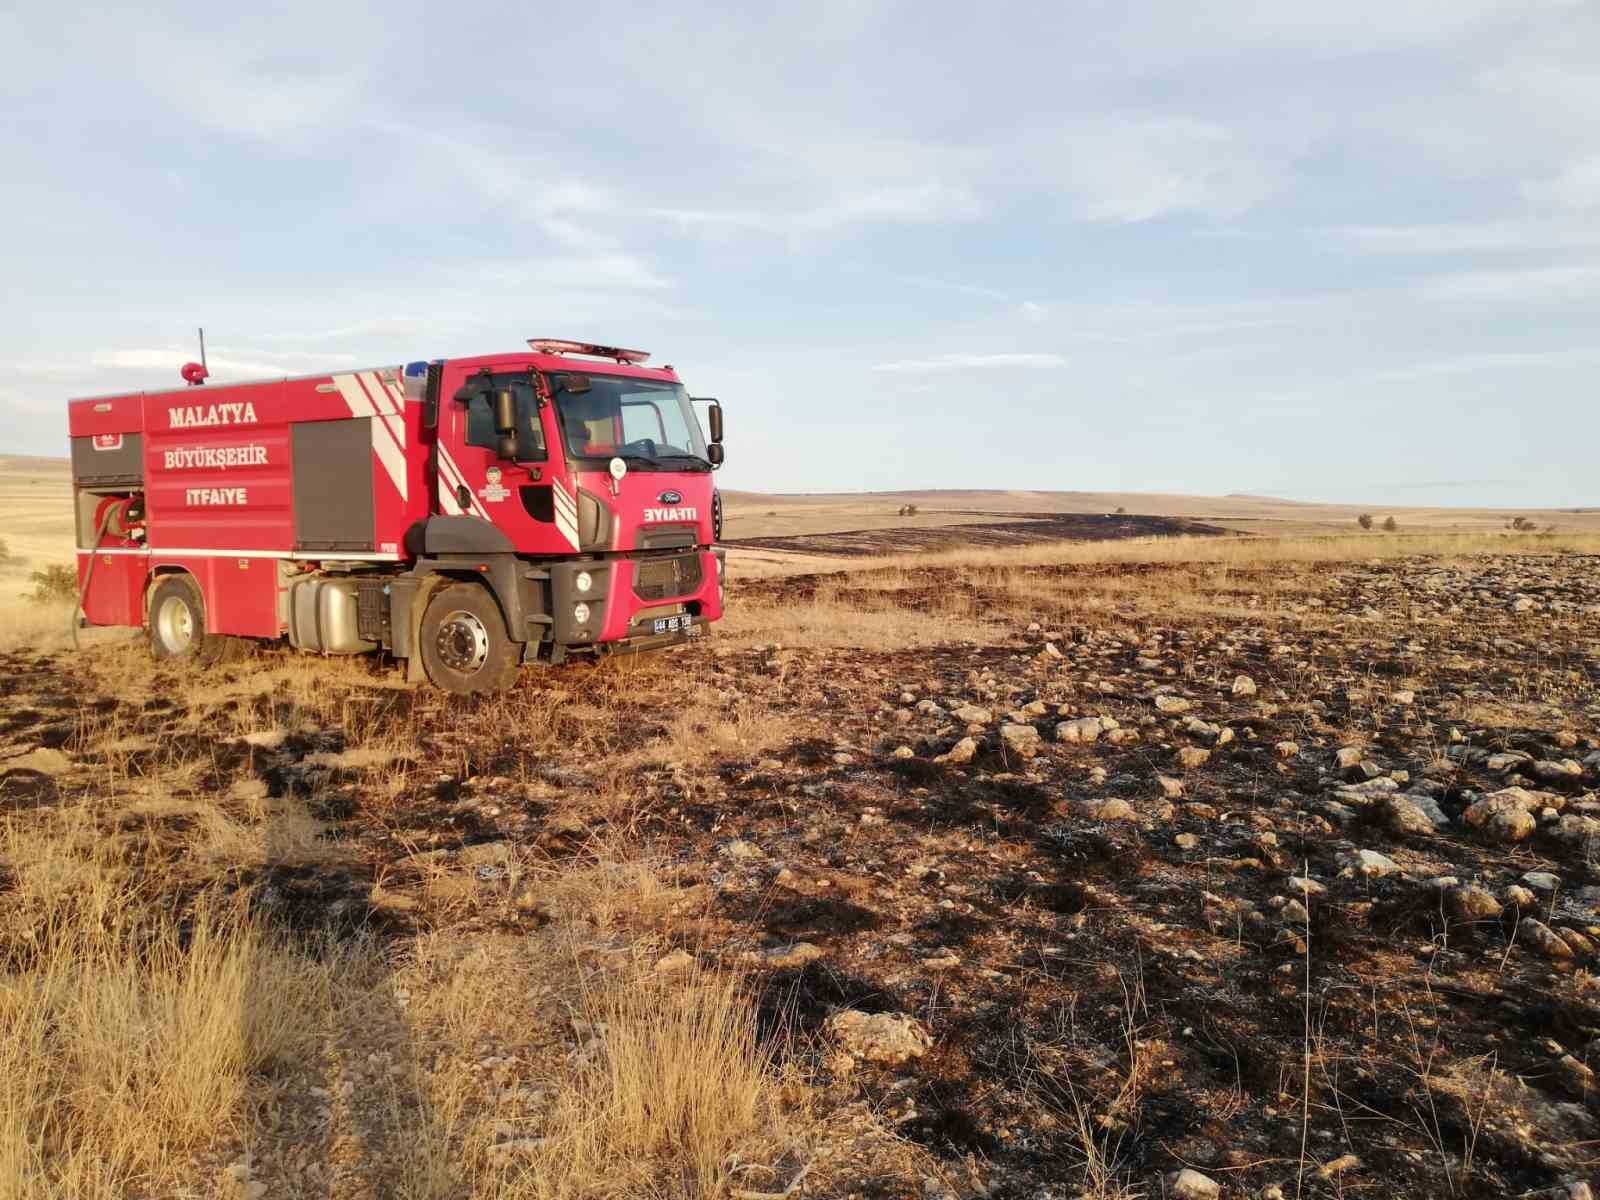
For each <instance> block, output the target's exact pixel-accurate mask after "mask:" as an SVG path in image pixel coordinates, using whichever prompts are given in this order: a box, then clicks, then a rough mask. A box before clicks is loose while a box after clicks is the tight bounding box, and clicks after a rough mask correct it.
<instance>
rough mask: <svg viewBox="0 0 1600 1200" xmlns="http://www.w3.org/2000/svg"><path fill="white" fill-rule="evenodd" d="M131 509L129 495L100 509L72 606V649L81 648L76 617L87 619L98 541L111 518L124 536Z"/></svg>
mask: <svg viewBox="0 0 1600 1200" xmlns="http://www.w3.org/2000/svg"><path fill="white" fill-rule="evenodd" d="M133 511H134V500H133V498H132V497H129V498H128V499H126V500H115V501H113V502H112V503H110V504H107V505H106V506H105V507H104V508H103V509H101V511H100V527H99V528H98V529H96V530H95V534H94V543H93V545H92V546H91V547H90V552H89V565H88V567H86V568H85V569H84V572H83V587H81V588H80V589H79V590H78V599H77V602H76V603H75V604H73V606H72V620H71V625H70V632H71V634H72V648H73V649H74V650H80V649H82V647H81V646H79V645H78V618H79V617H80V616H81V617H83V619H84V620H88V618H89V611H88V609H87V608H85V607H84V605H85V604H87V603H88V600H89V584H90V583H91V582H92V581H93V580H94V564H95V560H96V557H97V555H98V552H99V550H100V543H101V542H103V541H104V540H105V536H106V530H108V529H110V528H111V522H112V521H113V520H115V521H117V526H118V528H117V534H118V536H121V537H126V536H127V534H128V532H129V530H130V528H131V526H130V524H129V521H128V518H129V517H130V516H132V514H133Z"/></svg>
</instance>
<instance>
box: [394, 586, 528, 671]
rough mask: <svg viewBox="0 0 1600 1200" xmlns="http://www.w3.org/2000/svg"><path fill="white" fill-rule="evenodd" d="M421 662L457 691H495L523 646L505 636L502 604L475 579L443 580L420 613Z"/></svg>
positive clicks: (514, 665)
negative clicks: (475, 581)
mask: <svg viewBox="0 0 1600 1200" xmlns="http://www.w3.org/2000/svg"><path fill="white" fill-rule="evenodd" d="M418 641H419V642H420V643H421V648H422V666H423V669H424V670H425V671H427V673H428V680H429V681H430V682H431V683H432V684H433V685H434V686H435V687H437V688H441V689H443V690H444V691H447V692H454V693H455V694H457V695H460V696H464V695H470V694H472V693H474V692H497V691H500V690H502V689H504V688H508V687H510V686H511V684H512V683H513V682H514V681H515V680H516V677H517V664H518V663H519V662H520V660H521V657H522V655H521V653H520V650H521V648H520V647H519V646H518V645H517V644H516V643H515V642H513V641H512V640H511V639H510V638H509V637H508V636H506V623H505V620H504V619H503V618H502V617H501V616H500V606H499V605H498V604H496V603H495V601H494V597H493V596H491V595H490V594H489V591H488V589H487V588H485V587H482V586H481V585H479V584H476V583H451V584H446V585H445V586H444V587H443V588H441V589H440V590H439V591H437V592H435V593H434V595H433V598H432V599H431V600H429V601H428V607H427V610H426V611H425V612H424V613H423V614H422V629H421V637H420V638H419V639H418Z"/></svg>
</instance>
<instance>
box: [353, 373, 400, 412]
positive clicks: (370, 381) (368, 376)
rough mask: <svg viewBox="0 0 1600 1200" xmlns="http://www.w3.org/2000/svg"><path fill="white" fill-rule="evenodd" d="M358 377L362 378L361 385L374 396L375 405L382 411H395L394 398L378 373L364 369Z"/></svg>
mask: <svg viewBox="0 0 1600 1200" xmlns="http://www.w3.org/2000/svg"><path fill="white" fill-rule="evenodd" d="M356 378H358V379H360V380H361V386H362V387H364V388H366V389H367V395H369V396H371V397H372V404H373V407H375V408H376V409H377V410H378V411H379V412H381V413H388V412H393V411H394V398H393V397H392V396H390V395H389V393H388V392H387V391H385V390H384V387H383V384H381V383H379V382H378V377H377V376H376V375H374V374H373V373H372V372H371V371H362V372H361V373H360V374H359V375H358V376H356Z"/></svg>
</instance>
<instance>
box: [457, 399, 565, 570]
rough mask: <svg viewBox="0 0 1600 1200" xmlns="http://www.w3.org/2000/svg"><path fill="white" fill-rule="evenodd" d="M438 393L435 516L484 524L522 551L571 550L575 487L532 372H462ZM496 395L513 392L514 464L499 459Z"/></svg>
mask: <svg viewBox="0 0 1600 1200" xmlns="http://www.w3.org/2000/svg"><path fill="white" fill-rule="evenodd" d="M440 390H441V392H442V394H443V395H444V396H446V397H448V399H446V400H445V401H444V402H443V403H442V404H441V405H440V414H439V439H438V443H437V446H436V454H437V462H436V473H437V486H438V497H439V511H440V512H441V513H444V514H446V515H451V516H453V515H466V516H473V517H478V518H480V519H481V520H485V521H489V522H490V523H492V524H494V525H495V526H497V527H498V528H499V529H500V530H501V532H503V533H504V534H505V535H506V536H507V537H508V538H510V540H511V543H512V545H513V546H514V547H515V548H516V549H517V551H518V552H519V553H522V554H571V553H573V552H574V551H576V550H577V548H578V508H577V489H576V487H575V485H574V484H573V482H572V481H571V480H570V479H568V478H567V473H566V470H565V465H564V462H563V459H562V457H561V454H560V451H559V449H556V448H557V447H559V445H560V442H559V439H558V438H557V436H556V425H555V418H554V415H553V414H554V408H553V406H551V405H549V404H540V403H539V393H538V384H537V382H536V380H535V379H534V377H533V375H532V373H531V372H530V371H527V370H521V371H515V370H513V371H496V372H493V373H486V372H478V373H474V374H465V375H463V376H462V377H461V378H460V379H458V380H456V381H454V385H453V387H452V386H451V383H450V381H448V380H446V381H445V386H444V387H443V388H441V389H440ZM498 391H509V392H510V393H511V395H512V400H513V407H514V411H515V414H516V442H517V450H516V459H515V460H512V459H505V458H501V457H500V432H499V430H498V429H497V428H496V427H495V403H496V400H495V393H496V392H498ZM457 396H461V397H463V399H461V400H457V399H455V397H457Z"/></svg>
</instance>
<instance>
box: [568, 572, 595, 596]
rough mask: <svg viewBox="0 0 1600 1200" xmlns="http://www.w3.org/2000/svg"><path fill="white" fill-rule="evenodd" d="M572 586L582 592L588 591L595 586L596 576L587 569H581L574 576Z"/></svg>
mask: <svg viewBox="0 0 1600 1200" xmlns="http://www.w3.org/2000/svg"><path fill="white" fill-rule="evenodd" d="M572 586H573V587H575V588H577V589H578V590H579V591H580V592H587V591H588V590H589V589H590V588H592V587H593V586H594V576H593V575H591V574H589V572H587V571H579V572H578V573H577V574H576V575H574V576H573V577H572Z"/></svg>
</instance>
